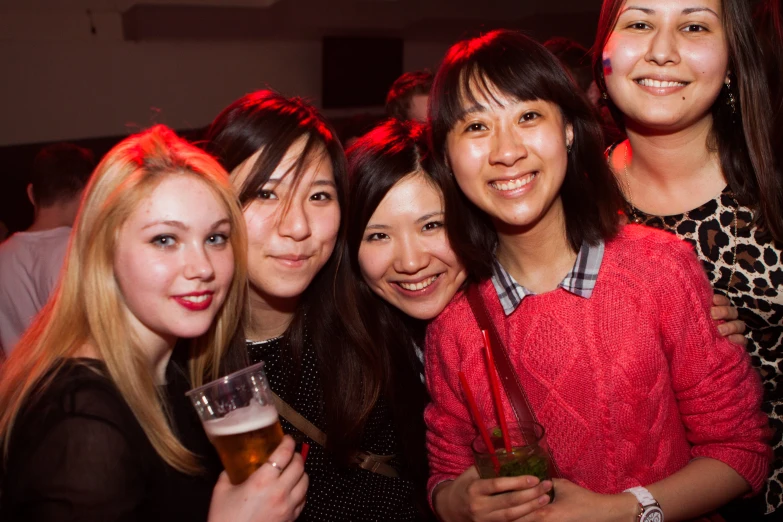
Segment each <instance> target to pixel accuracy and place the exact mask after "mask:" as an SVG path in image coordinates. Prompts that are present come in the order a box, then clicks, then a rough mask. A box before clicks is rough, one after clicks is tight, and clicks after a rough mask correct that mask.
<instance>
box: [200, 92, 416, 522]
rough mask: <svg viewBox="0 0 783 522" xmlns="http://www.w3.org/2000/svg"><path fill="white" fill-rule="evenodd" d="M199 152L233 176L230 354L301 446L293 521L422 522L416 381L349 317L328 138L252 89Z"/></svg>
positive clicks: (305, 118)
mask: <svg viewBox="0 0 783 522" xmlns="http://www.w3.org/2000/svg"><path fill="white" fill-rule="evenodd" d="M207 147H208V149H209V151H211V152H212V153H213V154H214V155H215V156H216V157H217V158H218V160H219V161H220V163H221V164H222V165H223V167H225V168H226V170H227V171H229V172H230V173H231V180H232V184H233V185H234V188H235V190H236V193H237V194H238V195H239V200H240V203H241V204H242V206H243V208H244V217H245V222H246V224H247V228H248V237H249V249H248V273H249V282H250V300H249V303H250V306H249V317H248V319H247V322H246V324H244V325H243V327H242V328H241V329H240V333H239V337H240V345H239V346H238V349H239V350H240V351H241V352H242V354H243V355H244V356H245V357H246V358H249V360H250V362H251V363H255V362H258V361H261V360H263V361H264V362H265V363H266V365H265V371H266V372H267V376H268V378H269V382H270V386H271V388H272V390H273V391H274V392H275V393H276V394H277V395H278V396H279V398H280V399H281V402H280V404H278V406H279V407H278V410H279V411H280V413H281V424H282V426H283V430H284V431H285V432H286V433H289V434H291V435H293V436H294V438H296V439H297V440H298V441H299V442H307V443H308V444H309V445H310V451H309V454H308V458H307V466H306V467H307V472H308V475H309V477H310V488H309V491H308V499H307V504H306V506H305V509H304V511H303V512H302V515H301V517H300V520H317V521H319V522H320V521H328V520H357V521H360V520H367V521H369V520H416V519H419V518H421V517H422V516H423V515H422V514H421V512H420V510H419V508H418V507H417V503H416V498H417V496H418V494H419V492H418V491H417V489H416V483H417V479H416V477H415V473H416V470H417V469H418V467H420V466H421V462H418V463H411V462H410V456H411V453H410V452H411V451H412V450H411V448H414V447H415V446H416V445H417V444H418V445H419V446H420V445H421V444H422V442H421V441H416V440H413V439H415V437H416V432H415V430H412V429H409V427H410V425H411V422H410V419H411V418H415V416H416V415H421V411H420V409H421V408H420V407H419V408H418V410H417V407H418V403H416V402H415V401H411V403H408V401H406V400H405V398H407V397H412V396H413V395H415V390H416V389H417V388H416V387H417V386H419V387H420V382H419V378H418V374H417V373H416V371H415V368H414V366H413V365H408V364H404V362H405V361H404V359H401V358H400V353H390V352H389V351H388V350H386V349H385V346H386V344H385V343H382V342H380V341H381V340H379V339H377V338H375V337H373V336H372V334H371V330H369V329H370V328H372V326H371V325H367V324H366V323H365V322H364V321H363V319H365V320H366V317H360V316H359V315H358V314H357V312H356V311H357V310H363V308H362V305H361V303H360V301H359V300H358V297H357V292H356V289H355V279H354V277H353V275H352V273H351V267H350V261H349V259H348V257H347V255H346V252H345V249H346V230H347V227H348V221H347V219H346V216H347V205H346V187H347V174H346V164H345V155H344V153H343V150H342V147H341V146H340V143H339V142H338V141H337V138H336V136H335V134H334V131H333V129H332V128H331V127H330V126H329V125H328V124H327V123H326V121H325V120H324V119H323V118H322V117H321V115H320V114H318V112H317V111H316V110H315V109H314V108H313V107H312V106H311V105H309V104H307V103H305V102H304V101H302V100H301V99H299V98H285V97H283V96H281V95H280V94H277V93H275V92H272V91H258V92H255V93H252V94H248V95H246V96H244V97H243V98H240V99H239V100H237V101H235V102H234V103H232V104H231V105H230V106H229V107H228V108H226V109H225V110H224V111H223V112H222V113H221V114H220V115H219V116H218V117H217V118H216V119H215V121H214V122H213V123H212V126H211V127H210V130H209V135H208V140H207ZM400 361H403V364H399V363H400ZM416 400H420V399H416ZM417 411H418V412H417ZM420 453H421V452H420ZM421 489H422V490H423V487H422V488H421ZM421 496H422V497H423V494H422V495H421Z"/></svg>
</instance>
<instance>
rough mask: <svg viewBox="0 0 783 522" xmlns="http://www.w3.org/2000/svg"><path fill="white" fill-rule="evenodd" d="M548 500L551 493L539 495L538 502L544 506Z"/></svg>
mask: <svg viewBox="0 0 783 522" xmlns="http://www.w3.org/2000/svg"><path fill="white" fill-rule="evenodd" d="M547 502H549V495H541V496H540V497H538V503H539V504H541V505H542V506H543V505H544V504H546V503H547Z"/></svg>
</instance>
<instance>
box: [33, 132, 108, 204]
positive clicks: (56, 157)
mask: <svg viewBox="0 0 783 522" xmlns="http://www.w3.org/2000/svg"><path fill="white" fill-rule="evenodd" d="M94 169H95V156H93V153H92V151H90V150H88V149H85V148H83V147H79V146H77V145H74V144H73V143H55V144H53V145H48V146H46V147H44V148H43V149H41V150H40V151H39V152H38V154H36V156H35V159H34V160H33V168H32V171H31V173H30V183H31V184H32V186H33V198H34V199H35V204H36V206H38V207H49V206H52V205H54V204H55V203H59V202H63V201H67V200H70V199H71V198H73V197H74V196H76V195H77V194H79V193H80V192H81V191H82V190H83V189H84V186H85V185H86V184H87V180H88V179H90V174H92V171H93V170H94Z"/></svg>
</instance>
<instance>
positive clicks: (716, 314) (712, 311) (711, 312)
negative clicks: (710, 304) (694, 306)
mask: <svg viewBox="0 0 783 522" xmlns="http://www.w3.org/2000/svg"><path fill="white" fill-rule="evenodd" d="M710 315H711V316H712V318H713V319H717V318H718V311H717V310H716V309H714V308H711V309H710Z"/></svg>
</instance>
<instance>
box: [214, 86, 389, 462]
mask: <svg viewBox="0 0 783 522" xmlns="http://www.w3.org/2000/svg"><path fill="white" fill-rule="evenodd" d="M302 138H304V139H306V145H305V147H304V150H303V152H302V154H301V156H300V157H299V159H298V160H297V163H296V165H295V166H294V167H293V168H292V169H293V170H292V172H291V174H292V175H293V176H294V177H295V178H294V183H296V180H297V179H299V177H300V176H301V175H303V167H304V166H305V165H306V164H307V162H308V161H310V160H311V159H312V158H313V156H316V157H317V155H319V154H322V153H323V154H325V156H326V157H327V158H328V160H329V161H330V162H331V165H332V169H333V172H334V181H335V185H336V190H337V199H338V201H339V203H340V229H339V232H338V235H337V241H336V245H335V249H334V252H333V253H332V256H331V257H330V258H329V261H327V263H326V265H325V266H324V267H323V268H322V269H321V270H320V272H319V273H318V274H317V275H316V276H315V278H314V279H313V281H312V282H311V283H310V285H309V286H308V288H307V289H306V290H305V292H304V293H303V294H302V296H301V298H300V299H299V302H298V305H297V310H296V311H295V313H294V317H293V320H292V321H291V324H290V325H289V327H288V329H287V331H286V336H285V337H286V341H285V342H284V343H283V345H284V346H285V348H286V349H287V350H288V353H284V354H281V355H282V356H283V357H284V358H287V359H290V361H291V362H292V365H293V371H292V376H291V378H290V380H289V381H288V383H285V385H286V386H289V387H293V386H296V385H297V384H298V382H299V378H300V375H301V367H300V362H301V354H302V350H303V347H304V343H305V337H306V336H308V337H310V338H311V339H312V344H313V346H314V349H315V353H316V357H317V360H318V364H319V368H318V371H319V374H320V375H321V376H322V378H321V386H322V391H323V401H324V404H323V410H324V417H325V420H326V430H325V431H326V433H327V440H328V445H329V449H330V450H331V451H332V452H333V453H334V454H335V456H336V457H337V458H338V460H342V461H343V462H346V461H347V459H348V456H349V455H350V454H351V453H352V452H353V451H355V450H356V449H358V446H359V443H360V441H361V436H362V433H363V430H364V425H365V423H366V421H367V418H368V417H369V415H370V412H371V411H372V409H373V407H374V406H375V404H376V402H377V400H378V398H379V397H380V395H381V393H382V391H383V390H382V387H383V382H384V381H383V379H384V373H383V367H384V365H383V361H382V358H381V357H379V355H378V353H377V351H376V350H375V348H374V345H373V340H372V338H371V337H370V336H369V335H368V333H367V331H366V329H365V327H364V324H363V323H362V321H361V320H360V318H359V317H358V316H356V314H355V310H356V309H357V302H356V296H355V293H354V292H353V291H352V289H353V286H352V283H353V276H352V274H351V270H350V267H349V266H348V263H347V262H343V257H342V254H343V251H344V247H343V246H342V245H344V243H345V237H346V224H347V202H346V192H347V172H346V163H345V155H344V153H343V150H342V146H341V145H340V143H339V141H338V140H337V138H336V136H335V134H334V131H333V130H332V128H331V126H330V125H329V124H328V123H327V122H326V120H324V119H323V117H322V116H321V115H320V114H319V113H318V112H317V111H316V110H315V108H314V107H312V106H311V105H309V104H308V103H306V102H305V101H304V100H302V99H300V98H286V97H284V96H282V95H280V94H278V93H276V92H273V91H269V90H263V91H258V92H254V93H251V94H248V95H246V96H244V97H242V98H240V99H239V100H237V101H235V102H234V103H232V104H231V105H230V106H229V107H228V108H226V109H225V110H224V111H223V112H222V113H220V115H218V117H217V118H216V119H215V121H214V122H213V123H212V125H211V127H210V129H209V132H208V135H207V144H206V147H207V149H208V150H209V151H210V152H212V153H213V154H214V155H215V156H216V157H217V158H218V160H219V161H220V162H221V163H222V165H223V167H224V168H225V169H226V170H227V171H229V172H231V171H232V170H234V169H235V168H236V167H237V166H238V165H240V164H241V163H242V162H243V161H245V160H246V159H247V158H249V157H250V156H252V155H253V154H255V153H256V152H257V151H258V150H259V149H263V151H262V153H261V154H260V155H259V157H258V160H257V161H256V163H255V165H253V167H252V171H251V173H250V175H249V176H248V179H247V180H246V181H245V183H244V185H243V187H242V188H241V190H240V201H241V202H242V203H243V204H247V203H248V202H249V201H250V200H251V199H252V198H254V197H255V196H256V194H257V193H258V192H259V191H260V189H261V188H262V187H263V186H264V184H265V183H266V182H267V181H268V180H269V177H270V176H271V175H272V173H273V172H274V170H275V169H276V168H277V166H278V165H279V164H280V161H281V160H282V159H283V157H284V156H285V154H286V152H288V150H289V149H290V148H291V146H292V145H293V144H294V143H296V142H297V141H298V140H300V139H302ZM239 335H240V336H241V339H239V340H238V341H237V342H236V343H235V346H236V348H235V350H238V349H239V348H238V347H239V346H241V348H242V349H243V350H244V336H243V332H239Z"/></svg>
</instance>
